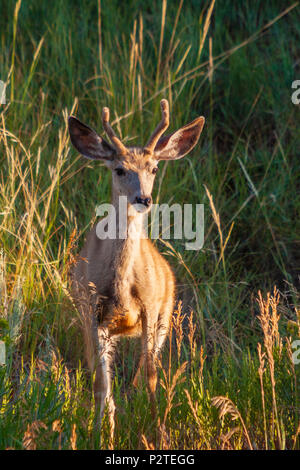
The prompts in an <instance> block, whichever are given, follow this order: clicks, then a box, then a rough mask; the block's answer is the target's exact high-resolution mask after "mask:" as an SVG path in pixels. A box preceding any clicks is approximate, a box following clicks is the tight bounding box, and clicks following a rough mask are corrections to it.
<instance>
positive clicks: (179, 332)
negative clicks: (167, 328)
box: [172, 301, 185, 362]
mask: <svg viewBox="0 0 300 470" xmlns="http://www.w3.org/2000/svg"><path fill="white" fill-rule="evenodd" d="M184 318H185V315H184V314H183V313H182V302H181V301H180V302H179V303H178V306H177V309H176V310H175V312H174V315H173V318H172V321H173V328H174V330H175V338H176V346H177V358H178V362H179V361H180V355H181V345H182V340H183V328H182V324H183V320H184Z"/></svg>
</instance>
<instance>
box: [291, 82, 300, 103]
mask: <svg viewBox="0 0 300 470" xmlns="http://www.w3.org/2000/svg"><path fill="white" fill-rule="evenodd" d="M292 88H294V89H296V91H294V93H292V96H291V100H292V103H293V104H300V80H294V81H293V83H292Z"/></svg>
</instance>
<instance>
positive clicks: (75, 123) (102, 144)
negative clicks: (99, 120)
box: [68, 116, 115, 160]
mask: <svg viewBox="0 0 300 470" xmlns="http://www.w3.org/2000/svg"><path fill="white" fill-rule="evenodd" d="M68 124H69V133H70V138H71V142H72V144H73V145H74V147H75V148H76V150H78V152H79V153H81V154H82V155H83V156H84V157H86V158H91V159H92V160H113V158H114V155H115V150H114V148H113V147H112V146H111V145H110V144H109V143H108V142H106V140H104V139H102V137H100V136H99V135H98V134H97V133H96V132H95V131H94V130H93V129H91V128H90V127H88V126H86V125H85V124H83V123H82V122H80V121H79V119H77V118H75V117H74V116H70V117H69V119H68Z"/></svg>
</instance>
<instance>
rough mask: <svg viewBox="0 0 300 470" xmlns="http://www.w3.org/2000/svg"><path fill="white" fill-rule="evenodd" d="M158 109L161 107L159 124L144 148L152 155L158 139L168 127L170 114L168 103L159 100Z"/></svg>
mask: <svg viewBox="0 0 300 470" xmlns="http://www.w3.org/2000/svg"><path fill="white" fill-rule="evenodd" d="M160 107H161V113H162V119H161V121H160V123H159V124H158V126H157V128H156V129H155V131H154V132H153V134H152V135H151V137H150V139H149V140H148V143H147V144H146V145H145V147H144V150H145V151H146V152H149V153H153V151H154V149H155V146H156V144H157V142H158V140H159V138H160V137H161V136H162V134H163V133H164V132H165V131H166V130H167V129H168V127H169V116H170V114H169V103H168V101H167V100H161V102H160Z"/></svg>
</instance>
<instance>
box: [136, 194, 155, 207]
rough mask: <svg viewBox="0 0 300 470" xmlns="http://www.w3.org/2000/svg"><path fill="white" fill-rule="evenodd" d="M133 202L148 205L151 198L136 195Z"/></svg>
mask: <svg viewBox="0 0 300 470" xmlns="http://www.w3.org/2000/svg"><path fill="white" fill-rule="evenodd" d="M135 202H136V203H137V204H143V205H144V206H146V207H149V206H150V204H151V202H152V198H151V197H144V198H143V197H138V196H137V197H136V198H135Z"/></svg>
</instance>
